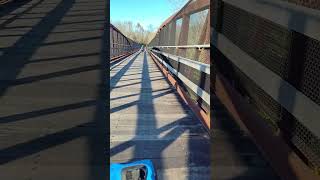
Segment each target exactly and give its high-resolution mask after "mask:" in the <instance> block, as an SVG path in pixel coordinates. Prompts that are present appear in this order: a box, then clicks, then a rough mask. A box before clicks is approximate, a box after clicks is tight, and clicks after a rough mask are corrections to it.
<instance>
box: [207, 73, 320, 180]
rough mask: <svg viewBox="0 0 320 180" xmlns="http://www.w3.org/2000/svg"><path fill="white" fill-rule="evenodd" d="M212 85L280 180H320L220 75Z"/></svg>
mask: <svg viewBox="0 0 320 180" xmlns="http://www.w3.org/2000/svg"><path fill="white" fill-rule="evenodd" d="M211 82H214V85H213V86H214V87H213V88H214V89H215V94H216V96H217V97H218V98H219V99H220V101H221V102H222V103H223V105H224V106H225V107H226V108H227V110H228V111H229V113H230V114H231V116H232V117H233V118H234V119H235V121H236V122H237V123H238V124H239V125H240V126H242V127H243V126H244V128H245V129H246V130H247V131H248V132H249V134H250V136H251V137H252V139H253V140H254V142H255V143H256V145H257V146H258V147H259V149H260V151H261V152H262V153H263V155H264V156H265V157H266V159H267V160H268V161H269V163H270V164H271V166H272V167H273V168H274V170H275V171H276V172H277V174H278V175H279V176H280V177H281V178H282V179H283V180H291V179H294V180H307V179H308V180H309V179H310V180H320V177H319V176H317V175H315V174H314V173H313V171H312V170H311V169H310V168H309V167H308V166H307V165H306V164H305V163H304V162H303V160H302V159H300V157H299V156H298V155H297V154H296V153H295V152H294V151H293V150H292V149H291V148H290V147H289V146H288V144H287V143H286V141H285V140H284V139H283V138H282V137H281V135H274V133H273V131H272V130H271V128H270V126H268V124H267V122H265V121H264V120H262V119H261V118H260V117H259V115H258V114H257V113H256V112H254V111H253V110H252V107H251V106H250V104H249V103H248V102H246V101H245V100H244V99H243V98H242V96H241V95H240V94H239V93H238V92H237V91H236V90H235V89H234V88H233V87H232V86H231V85H230V84H229V82H228V81H227V80H226V79H225V78H224V77H223V76H222V75H221V74H220V73H216V76H215V77H214V79H213V80H211Z"/></svg>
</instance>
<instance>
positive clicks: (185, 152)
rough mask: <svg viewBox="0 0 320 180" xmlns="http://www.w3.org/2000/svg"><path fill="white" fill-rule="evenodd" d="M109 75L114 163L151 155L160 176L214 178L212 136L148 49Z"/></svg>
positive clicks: (147, 157)
mask: <svg viewBox="0 0 320 180" xmlns="http://www.w3.org/2000/svg"><path fill="white" fill-rule="evenodd" d="M110 77H111V79H110V85H111V92H110V93H111V94H110V97H111V99H110V100H111V102H110V105H111V107H110V110H111V115H110V116H111V118H110V119H111V122H110V124H111V126H110V127H111V133H110V135H111V143H110V153H111V162H129V161H134V160H140V159H151V160H152V161H153V162H154V164H155V166H156V169H157V173H158V177H159V179H172V180H179V179H188V180H190V179H197V180H201V179H210V138H209V136H208V134H207V132H206V131H205V130H204V128H203V126H202V124H201V122H200V121H199V120H198V119H196V118H195V116H194V114H193V113H192V111H191V110H190V109H189V107H187V106H186V104H184V102H183V101H182V99H180V97H179V95H178V94H177V92H175V89H174V88H173V87H171V86H170V84H169V83H168V82H167V80H166V79H165V77H164V76H163V74H162V73H161V72H160V70H159V69H158V67H157V66H156V64H155V63H154V62H153V60H152V59H151V57H150V56H149V55H148V53H147V52H146V51H143V52H141V53H139V54H138V55H134V56H131V57H129V58H127V59H126V60H125V61H124V62H122V63H121V64H120V65H118V66H115V67H111V71H110Z"/></svg>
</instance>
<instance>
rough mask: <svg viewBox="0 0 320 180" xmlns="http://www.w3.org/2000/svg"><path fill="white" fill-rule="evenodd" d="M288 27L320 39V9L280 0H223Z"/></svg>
mask: <svg viewBox="0 0 320 180" xmlns="http://www.w3.org/2000/svg"><path fill="white" fill-rule="evenodd" d="M223 1H224V2H226V3H228V4H231V5H233V6H236V7H238V8H240V9H243V10H245V11H248V12H250V13H253V14H255V15H257V16H259V17H263V18H265V19H268V20H270V21H272V22H274V23H277V24H279V25H281V26H283V27H286V28H287V29H292V30H294V31H297V32H300V33H302V34H305V35H307V36H309V37H311V38H314V39H317V40H320V31H319V29H320V11H319V10H315V9H310V8H307V7H303V6H298V5H296V4H293V3H289V2H285V1H279V0H262V1H261V0H241V1H239V0H223Z"/></svg>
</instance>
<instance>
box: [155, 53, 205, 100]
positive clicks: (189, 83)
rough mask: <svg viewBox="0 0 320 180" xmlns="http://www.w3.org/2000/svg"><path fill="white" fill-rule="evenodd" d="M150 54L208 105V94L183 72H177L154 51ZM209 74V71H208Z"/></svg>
mask: <svg viewBox="0 0 320 180" xmlns="http://www.w3.org/2000/svg"><path fill="white" fill-rule="evenodd" d="M151 53H152V55H153V56H154V57H156V58H157V59H158V61H159V62H161V64H162V65H164V66H165V67H166V68H168V70H169V71H170V72H171V73H172V74H174V75H175V76H177V77H178V78H179V79H180V80H181V81H182V82H183V83H184V84H185V85H187V86H188V87H189V88H190V89H191V90H192V91H193V92H194V93H195V94H197V95H198V96H199V97H201V98H202V99H203V100H204V101H205V102H206V103H207V104H208V105H210V94H209V93H207V92H206V91H204V90H203V89H201V88H200V87H199V86H198V85H197V84H195V83H193V82H192V81H190V80H189V79H188V78H187V77H185V76H184V75H183V74H181V73H179V71H178V70H176V69H174V68H173V67H171V66H170V65H169V64H168V63H166V62H165V61H164V60H163V59H162V58H160V57H159V56H157V55H156V54H154V51H151ZM209 74H210V73H209Z"/></svg>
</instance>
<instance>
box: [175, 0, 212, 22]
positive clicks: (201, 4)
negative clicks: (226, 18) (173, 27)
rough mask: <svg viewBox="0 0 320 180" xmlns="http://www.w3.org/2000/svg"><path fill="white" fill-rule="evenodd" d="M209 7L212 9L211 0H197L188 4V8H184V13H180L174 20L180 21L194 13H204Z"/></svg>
mask: <svg viewBox="0 0 320 180" xmlns="http://www.w3.org/2000/svg"><path fill="white" fill-rule="evenodd" d="M209 7H210V0H197V1H194V2H192V3H190V4H188V6H186V7H185V8H183V9H182V11H181V12H179V13H178V14H177V15H176V16H175V17H174V18H175V19H179V18H181V17H183V16H185V15H190V14H192V13H195V12H198V11H202V10H204V9H207V8H209Z"/></svg>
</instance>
